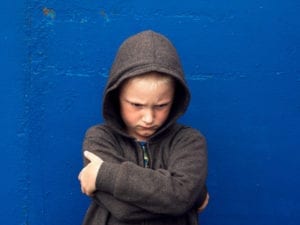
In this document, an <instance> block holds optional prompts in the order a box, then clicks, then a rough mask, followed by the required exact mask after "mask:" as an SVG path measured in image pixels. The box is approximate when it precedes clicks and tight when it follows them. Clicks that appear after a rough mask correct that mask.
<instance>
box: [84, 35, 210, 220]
mask: <svg viewBox="0 0 300 225" xmlns="http://www.w3.org/2000/svg"><path fill="white" fill-rule="evenodd" d="M149 72H159V73H163V74H167V75H170V76H172V77H173V78H174V79H175V81H176V85H175V96H174V102H173V105H172V108H171V111H170V114H169V116H168V119H167V120H166V122H165V123H164V124H163V126H161V127H160V128H159V130H158V131H156V132H155V133H154V134H153V135H152V136H151V137H150V138H149V139H148V140H147V142H146V143H143V145H141V144H140V143H139V142H138V141H137V140H136V139H135V138H134V137H131V136H130V135H129V134H128V133H127V132H126V127H125V124H124V122H123V121H122V118H121V115H120V108H119V90H120V86H121V85H122V83H123V82H124V81H125V80H126V79H130V78H132V77H135V76H139V75H142V74H145V73H149ZM189 101H190V92H189V89H188V87H187V84H186V81H185V78H184V73H183V69H182V66H181V63H180V59H179V57H178V54H177V52H176V49H175V48H174V46H173V45H172V43H171V42H170V41H169V40H168V39H167V38H166V37H165V36H163V35H161V34H159V33H156V32H153V31H150V30H149V31H144V32H141V33H138V34H136V35H134V36H131V37H129V38H128V39H127V40H125V41H124V42H123V44H122V45H121V46H120V48H119V50H118V52H117V54H116V58H115V60H114V62H113V65H112V67H111V70H110V74H109V79H108V82H107V86H106V88H105V91H104V97H103V106H102V109H103V118H104V119H105V123H103V124H99V125H95V126H93V127H91V128H89V129H88V131H87V132H86V136H85V139H84V142H83V151H85V150H87V151H90V152H93V153H94V154H96V155H98V156H99V157H101V158H102V159H103V160H104V163H103V164H102V165H101V168H100V169H99V171H98V175H97V179H96V189H97V191H96V192H95V193H94V195H93V197H92V202H91V205H90V207H89V209H88V211H87V213H86V216H85V218H84V222H83V224H84V225H108V224H109V225H126V224H127V225H128V224H131V225H142V224H149V225H159V224H161V225H162V224H163V225H176V224H178V225H179V224H180V225H196V224H198V214H197V208H198V207H199V206H200V205H201V204H202V203H203V201H204V199H205V196H206V193H207V192H206V186H205V182H206V176H207V152H206V142H205V138H204V137H203V135H202V134H201V133H200V132H199V131H197V130H196V129H193V128H191V127H188V126H185V125H182V124H179V123H178V122H177V119H178V118H179V117H180V116H181V115H182V114H183V113H184V112H185V111H186V109H187V107H188V104H189ZM145 156H146V157H145ZM145 158H147V165H148V167H147V168H145ZM87 163H88V161H86V160H85V165H86V164H87Z"/></svg>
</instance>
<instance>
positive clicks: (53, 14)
mask: <svg viewBox="0 0 300 225" xmlns="http://www.w3.org/2000/svg"><path fill="white" fill-rule="evenodd" d="M43 14H44V15H45V16H47V17H49V18H51V19H55V17H56V12H55V11H54V9H51V8H47V7H44V8H43Z"/></svg>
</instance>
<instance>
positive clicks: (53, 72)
mask: <svg viewBox="0 0 300 225" xmlns="http://www.w3.org/2000/svg"><path fill="white" fill-rule="evenodd" d="M1 3H2V4H1V7H0V18H1V19H0V27H1V28H0V29H1V33H0V34H1V35H0V47H1V50H0V65H1V70H2V71H1V76H0V82H1V83H0V93H1V95H0V100H1V106H0V107H1V111H0V113H1V114H0V115H1V118H0V122H1V131H0V132H1V142H0V147H1V152H2V156H1V163H0V165H1V186H0V198H1V208H0V224H6V225H10V224H11V225H14V224H16V225H17V224H18V225H20V224H22V225H23V224H24V225H25V224H26V225H27V224H28V225H29V224H30V225H53V224H57V225H58V224H81V220H82V217H83V215H84V212H85V210H86V207H87V205H88V199H87V198H86V197H84V196H82V195H81V193H80V189H79V183H78V181H77V173H78V172H79V170H80V168H81V142H82V138H83V134H84V132H85V130H86V129H87V128H88V127H89V126H91V125H93V124H95V123H99V122H101V121H102V118H101V106H100V103H101V96H102V88H103V86H104V84H105V82H106V78H107V72H108V70H109V67H110V65H111V61H112V60H113V57H114V54H115V52H116V50H117V47H118V46H119V44H120V43H121V42H122V41H123V40H124V39H125V38H126V37H128V36H129V35H131V34H133V33H136V32H138V31H141V30H144V29H153V30H155V31H158V32H162V33H164V34H165V35H166V36H168V37H169V38H170V39H171V40H172V41H173V42H174V44H175V46H176V47H177V49H178V51H179V54H180V55H181V58H182V63H183V65H184V68H185V71H186V75H187V80H188V82H189V84H190V87H191V91H192V95H193V99H192V102H191V105H190V108H189V111H188V113H187V114H186V115H185V116H184V117H183V118H182V119H181V121H182V122H184V123H187V124H192V125H193V126H194V127H196V128H198V129H200V130H201V131H202V132H203V133H204V134H205V135H206V137H207V140H208V147H209V162H210V163H209V179H208V187H209V190H210V194H211V201H210V205H209V207H208V208H207V210H206V211H205V212H204V213H203V214H202V215H201V220H202V224H212V225H228V224H235V225H241V224H243V225H248V224H249V225H250V224H251V225H253V224H256V225H263V224H267V225H269V224H276V225H277V224H278V225H279V224H288V225H296V224H299V223H300V216H299V210H300V191H299V185H300V174H299V171H300V166H299V164H300V163H299V160H300V153H299V152H300V140H299V134H300V63H299V59H300V22H299V21H300V14H299V11H300V3H299V1H298V0H289V1H284V0H278V1H268V0H257V1H253V0H251V1H250V0H244V1H234V0H229V1H216V0H215V1H214V0H212V1H208V0H201V1H192V0H186V1H183V2H180V1H155V0H151V1H150V0H149V1H148V0H146V1H137V0H136V1H135V0H131V1H120V0H111V1H100V0H98V1H96V0H90V1H79V0H72V1H55V0H48V1H46V0H42V1H38V0H16V1H9V0H4V1H2V2H1Z"/></svg>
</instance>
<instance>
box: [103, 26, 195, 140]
mask: <svg viewBox="0 0 300 225" xmlns="http://www.w3.org/2000/svg"><path fill="white" fill-rule="evenodd" d="M148 72H160V73H164V74H168V75H170V76H172V77H174V78H175V80H176V90H175V98H174V103H173V106H172V109H171V112H170V115H169V118H168V120H167V121H166V123H165V125H164V126H163V127H162V128H161V130H164V129H166V128H167V127H168V126H170V125H171V124H172V123H174V122H175V121H176V120H177V118H178V117H179V116H180V115H182V114H183V113H184V112H185V111H186V109H187V107H188V104H189V101H190V93H189V90H188V87H187V85H186V81H185V78H184V72H183V69H182V66H181V63H180V59H179V57H178V54H177V51H176V49H175V48H174V46H173V45H172V43H171V42H170V41H169V40H168V39H167V38H166V37H165V36H163V35H161V34H159V33H156V32H154V31H151V30H148V31H143V32H140V33H138V34H136V35H134V36H131V37H129V38H128V39H126V40H125V41H124V42H123V43H122V45H121V46H120V48H119V50H118V52H117V54H116V57H115V60H114V62H113V65H112V67H111V70H110V74H109V78H108V82H107V85H106V88H105V90H104V97H103V107H102V110H103V111H102V113H103V118H104V119H105V121H106V123H107V124H108V125H109V126H111V127H112V128H113V129H115V130H116V131H118V132H121V133H123V134H125V129H124V128H125V127H124V123H123V121H122V119H121V116H120V110H119V93H118V90H119V87H120V84H122V82H123V81H124V80H125V79H128V78H130V77H133V76H138V75H141V74H144V73H148ZM158 132H161V131H158ZM158 132H157V133H158Z"/></svg>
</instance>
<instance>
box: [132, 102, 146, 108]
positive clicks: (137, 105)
mask: <svg viewBox="0 0 300 225" xmlns="http://www.w3.org/2000/svg"><path fill="white" fill-rule="evenodd" d="M130 104H131V105H132V106H133V107H136V108H141V107H143V105H142V104H139V103H133V102H132V103H130Z"/></svg>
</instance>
